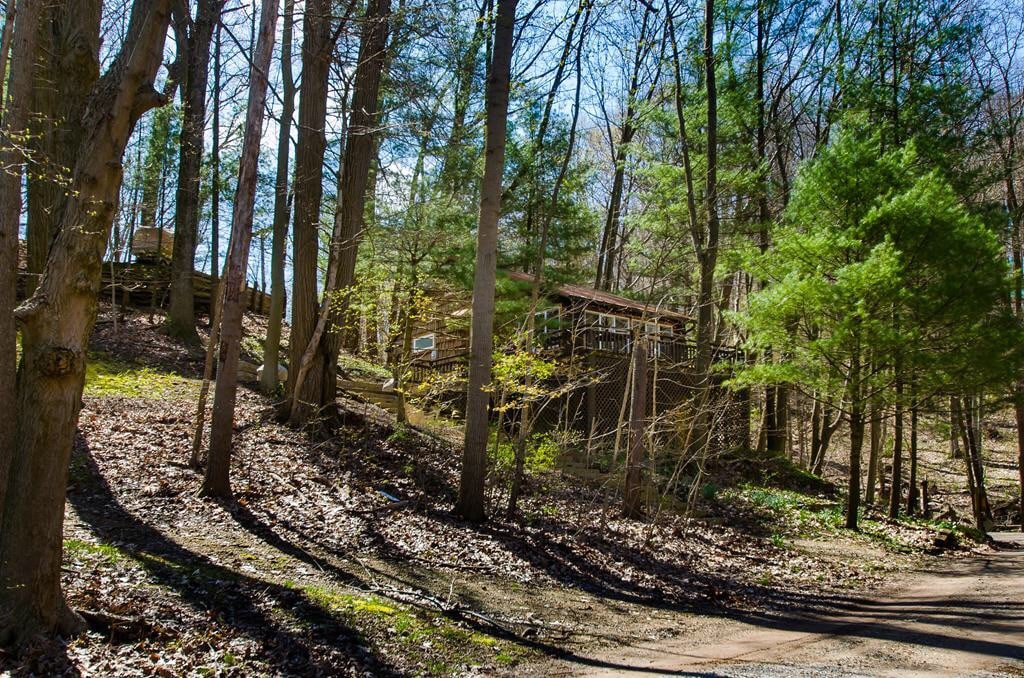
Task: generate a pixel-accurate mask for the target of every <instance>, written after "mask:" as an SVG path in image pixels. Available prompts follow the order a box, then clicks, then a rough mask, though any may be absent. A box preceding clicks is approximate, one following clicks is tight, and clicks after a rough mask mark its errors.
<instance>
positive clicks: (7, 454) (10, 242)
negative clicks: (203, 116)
mask: <svg viewBox="0 0 1024 678" xmlns="http://www.w3.org/2000/svg"><path fill="white" fill-rule="evenodd" d="M17 7H18V10H19V11H18V12H14V11H10V12H8V15H7V23H6V26H5V28H7V27H10V26H12V23H11V22H12V21H13V22H14V23H15V24H17V27H16V28H14V29H12V32H11V64H12V66H14V68H13V69H12V70H11V77H10V83H9V86H8V89H7V100H6V101H5V102H4V107H3V110H2V114H3V119H2V121H0V125H2V126H0V131H2V133H3V136H2V137H0V163H2V166H3V167H5V168H8V169H7V171H4V172H0V407H2V408H3V411H4V412H14V411H16V410H15V408H16V402H17V391H16V387H15V370H16V364H15V361H14V360H15V359H14V356H15V355H16V354H17V350H16V346H17V334H18V325H17V321H16V320H15V318H14V306H15V303H16V290H17V283H18V227H19V222H20V219H21V179H22V172H23V171H24V165H25V157H24V154H22V153H21V152H19V150H18V149H19V148H21V147H23V144H22V143H21V140H22V139H23V138H24V136H25V131H26V129H27V126H28V117H29V102H30V100H31V93H32V69H31V68H30V67H29V66H28V64H31V63H33V61H34V59H35V58H36V50H37V41H38V37H39V23H40V20H41V17H42V7H43V4H42V2H41V0H24V2H19V3H17ZM15 430H16V429H15V420H14V418H13V417H10V416H6V417H0V519H2V517H3V511H4V495H5V493H6V489H7V478H8V471H9V469H10V465H11V459H12V457H13V456H14V449H15V437H14V436H15ZM0 524H2V523H0ZM0 622H2V619H0Z"/></svg>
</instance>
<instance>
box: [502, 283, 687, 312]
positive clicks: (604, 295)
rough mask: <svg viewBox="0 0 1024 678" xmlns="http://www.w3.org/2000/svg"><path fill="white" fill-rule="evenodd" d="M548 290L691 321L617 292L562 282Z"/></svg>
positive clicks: (668, 310)
mask: <svg viewBox="0 0 1024 678" xmlns="http://www.w3.org/2000/svg"><path fill="white" fill-rule="evenodd" d="M507 275H508V277H509V278H511V279H512V280H518V281H520V282H527V283H532V282H533V281H534V280H535V278H534V276H533V275H531V274H529V273H523V272H522V271H508V272H507ZM549 290H550V293H551V294H553V295H555V296H560V297H565V298H567V299H572V300H579V301H584V302H586V303H593V304H597V305H600V306H605V307H608V308H613V309H618V310H621V311H624V312H629V313H630V314H631V315H638V314H643V313H645V312H646V313H647V314H648V315H649V316H651V317H658V318H662V319H670V320H676V321H679V322H693V317H692V316H690V315H688V314H686V313H681V312H679V311H674V310H670V309H667V308H664V307H662V308H658V307H657V306H656V305H653V304H648V303H644V302H642V301H637V300H635V299H629V298H627V297H623V296H619V295H618V294H612V293H611V292H605V291H603V290H598V289H594V288H593V287H584V286H582V285H569V284H564V285H551V286H549Z"/></svg>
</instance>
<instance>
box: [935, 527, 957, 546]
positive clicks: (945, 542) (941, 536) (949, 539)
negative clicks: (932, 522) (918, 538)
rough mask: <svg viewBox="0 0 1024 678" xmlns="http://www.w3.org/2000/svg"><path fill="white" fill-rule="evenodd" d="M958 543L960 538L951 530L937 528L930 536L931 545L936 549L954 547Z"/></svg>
mask: <svg viewBox="0 0 1024 678" xmlns="http://www.w3.org/2000/svg"><path fill="white" fill-rule="evenodd" d="M959 543H960V540H959V539H957V536H956V533H955V532H953V531H952V530H939V532H938V534H936V535H935V537H933V538H932V546H934V547H935V548H937V549H955V548H956V547H957V545H958V544H959Z"/></svg>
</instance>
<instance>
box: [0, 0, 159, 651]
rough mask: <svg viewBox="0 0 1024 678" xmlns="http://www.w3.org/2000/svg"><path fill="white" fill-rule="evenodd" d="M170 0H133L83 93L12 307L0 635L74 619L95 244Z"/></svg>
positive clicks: (108, 218)
mask: <svg viewBox="0 0 1024 678" xmlns="http://www.w3.org/2000/svg"><path fill="white" fill-rule="evenodd" d="M168 5H169V0H136V1H135V3H134V4H133V6H132V15H131V20H130V23H129V26H128V32H127V37H126V40H125V44H124V47H123V49H122V50H121V53H120V54H119V55H118V56H117V58H116V59H115V60H114V61H113V63H112V64H111V66H110V69H109V70H108V71H107V73H106V74H105V75H104V76H103V77H102V78H101V79H100V80H99V82H98V83H97V85H96V87H95V88H94V90H93V93H92V95H91V96H90V100H89V105H88V106H87V109H86V110H87V115H86V118H85V122H84V125H83V127H84V128H85V129H86V136H85V138H84V140H83V142H82V146H81V148H80V149H79V152H78V153H77V154H76V157H77V163H76V166H75V171H74V175H73V178H72V181H71V186H70V190H69V191H68V200H67V204H66V205H65V207H64V210H63V212H62V215H61V222H60V224H59V228H58V231H59V232H58V235H57V239H56V241H55V242H54V244H53V247H52V248H51V251H50V256H49V258H48V259H47V263H46V269H45V271H44V273H43V278H42V280H41V282H40V284H39V287H38V288H37V289H36V292H35V294H34V295H33V296H32V297H30V298H29V299H28V300H27V301H26V302H25V303H24V304H22V305H21V306H20V307H19V308H18V309H17V311H16V312H15V315H16V316H17V318H18V320H19V321H20V322H21V327H22V332H23V336H24V337H25V338H26V342H25V351H24V353H23V355H22V362H21V366H20V368H19V370H18V380H17V388H18V403H17V427H18V428H17V434H16V447H15V450H14V457H13V459H12V463H11V467H10V475H9V479H8V483H7V492H6V495H5V497H4V511H3V520H2V523H0V610H5V611H11V614H9V615H7V616H6V617H5V618H3V619H2V620H0V644H12V643H18V642H20V641H21V640H23V639H25V638H28V637H30V636H31V635H33V634H35V633H39V632H49V631H53V630H57V629H60V630H73V629H75V628H77V627H79V623H80V621H81V620H80V619H76V618H75V617H74V616H73V615H72V614H71V613H70V612H69V611H68V610H67V607H66V605H65V603H64V600H63V595H62V593H61V585H60V563H61V547H62V532H63V530H62V528H63V520H64V493H65V489H66V487H67V475H68V462H69V459H70V454H71V446H72V442H73V438H74V433H75V428H76V424H77V420H78V411H79V407H80V406H81V397H82V387H83V384H84V380H85V362H86V347H87V343H88V338H89V333H90V330H91V329H92V326H93V324H94V322H95V320H96V303H97V294H98V291H99V287H100V278H101V267H102V261H103V254H104V251H105V250H106V247H107V241H108V239H109V236H110V229H111V227H112V224H113V219H114V212H115V206H116V204H117V197H118V191H119V189H120V185H121V179H122V170H123V168H122V165H121V158H122V156H123V154H124V149H125V146H126V144H127V142H128V138H129V137H130V136H131V133H132V131H133V129H134V127H135V123H136V122H137V121H138V118H139V117H140V116H141V115H142V114H143V113H145V112H146V111H147V110H148V109H150V108H151V107H153V106H155V105H158V104H160V103H162V102H163V101H164V99H163V97H162V96H161V95H160V94H159V93H158V92H156V91H155V90H153V87H152V83H153V80H154V78H155V77H156V73H157V69H158V68H159V67H160V63H161V58H162V56H163V46H164V39H165V37H166V33H167V27H168V23H169V14H168Z"/></svg>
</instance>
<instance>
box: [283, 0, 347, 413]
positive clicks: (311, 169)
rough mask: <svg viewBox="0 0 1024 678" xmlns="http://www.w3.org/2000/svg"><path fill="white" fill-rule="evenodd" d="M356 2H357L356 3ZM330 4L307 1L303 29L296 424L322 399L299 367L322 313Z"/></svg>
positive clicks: (295, 256) (316, 381)
mask: <svg viewBox="0 0 1024 678" xmlns="http://www.w3.org/2000/svg"><path fill="white" fill-rule="evenodd" d="M353 4H354V3H353ZM330 16H331V2H330V1H329V0H307V1H306V15H305V17H304V19H303V24H302V26H303V28H302V91H301V93H300V95H299V122H298V142H297V144H296V147H295V185H294V191H295V214H294V222H293V224H292V252H293V253H292V266H293V269H292V322H291V338H290V341H289V356H288V365H289V370H288V386H287V392H288V396H289V398H288V400H287V401H286V402H287V403H288V411H287V412H286V413H285V414H286V415H287V416H288V418H289V420H290V421H291V422H292V423H293V424H301V423H305V422H306V421H308V420H309V419H310V418H311V417H312V416H313V415H314V414H315V413H316V404H317V403H319V402H320V389H321V383H320V374H321V373H322V370H320V369H313V370H311V377H312V378H310V379H305V380H303V381H302V383H301V384H299V383H298V381H297V380H296V377H297V376H298V372H299V370H298V365H299V363H300V362H302V355H303V352H304V351H305V350H306V346H307V345H308V344H309V341H310V339H311V338H312V336H313V329H314V326H315V324H316V317H317V306H318V305H317V277H318V276H317V253H318V250H319V246H318V245H319V242H318V238H319V226H320V203H321V200H322V199H323V168H324V150H325V147H326V144H327V139H326V136H325V133H324V126H325V124H326V120H327V77H328V75H329V73H330V65H331V53H332V51H333V47H334V42H335V36H336V35H337V33H334V32H332V22H331V21H330Z"/></svg>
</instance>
